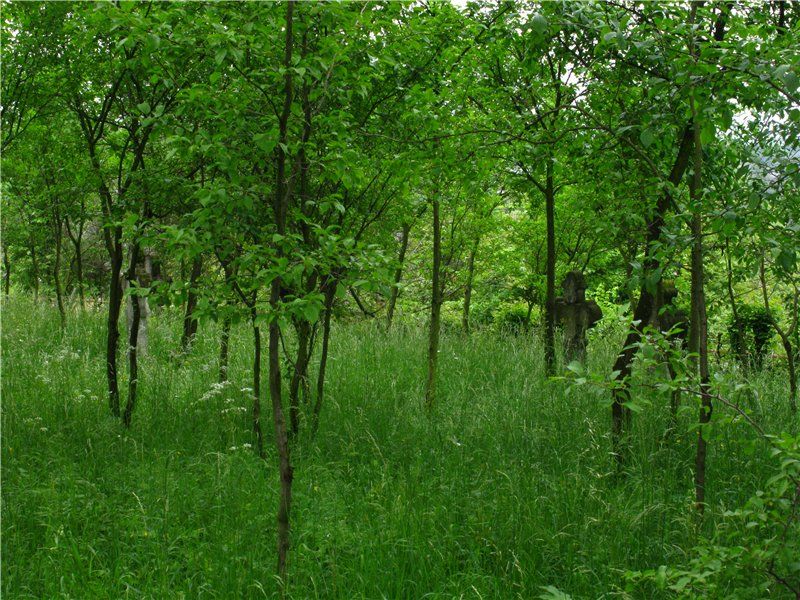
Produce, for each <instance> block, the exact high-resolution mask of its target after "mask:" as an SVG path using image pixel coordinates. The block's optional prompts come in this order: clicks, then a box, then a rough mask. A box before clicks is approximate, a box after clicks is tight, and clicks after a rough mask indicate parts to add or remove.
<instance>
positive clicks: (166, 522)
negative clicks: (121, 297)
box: [2, 297, 791, 599]
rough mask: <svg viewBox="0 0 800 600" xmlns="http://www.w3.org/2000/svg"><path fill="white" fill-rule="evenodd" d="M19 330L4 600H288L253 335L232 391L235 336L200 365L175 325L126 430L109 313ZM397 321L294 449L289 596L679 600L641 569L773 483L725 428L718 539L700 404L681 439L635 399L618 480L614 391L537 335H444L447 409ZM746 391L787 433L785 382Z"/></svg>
mask: <svg viewBox="0 0 800 600" xmlns="http://www.w3.org/2000/svg"><path fill="white" fill-rule="evenodd" d="M2 325H3V331H2V358H3V363H2V367H3V369H2V556H3V560H2V591H3V594H2V595H3V597H4V598H9V599H11V598H264V597H268V598H270V597H277V595H278V594H279V590H280V586H279V582H278V581H277V580H276V578H275V575H274V556H275V546H274V539H275V519H274V506H275V504H276V495H277V485H278V481H277V473H276V471H275V467H274V464H275V457H274V456H273V454H272V453H274V449H273V448H274V445H273V444H272V443H271V442H270V443H266V444H265V447H266V448H267V449H268V454H267V457H266V461H264V460H261V459H259V458H258V456H256V454H255V453H254V451H253V449H252V447H251V444H252V443H253V439H252V434H251V423H252V421H251V417H250V410H251V406H252V403H251V399H250V395H249V394H250V393H251V390H250V388H249V386H250V385H251V384H250V380H251V376H250V367H251V362H252V356H251V352H252V349H251V340H250V336H249V332H248V329H247V327H246V325H240V326H239V327H236V328H234V334H233V336H232V343H231V356H230V358H231V365H230V382H229V383H228V384H226V385H220V384H217V383H216V381H217V365H216V362H215V359H214V358H213V357H215V356H216V355H217V343H218V327H217V326H216V325H215V324H214V323H203V324H201V326H200V329H199V333H198V337H197V339H196V342H195V344H194V346H193V348H192V351H191V352H190V353H189V354H188V355H187V356H185V357H181V356H178V355H177V354H176V352H175V350H176V348H177V339H178V338H179V335H180V316H179V315H178V314H177V313H173V312H170V311H168V310H163V311H158V312H156V313H155V314H154V315H153V317H152V318H151V319H150V332H149V341H148V352H147V354H146V355H145V356H144V358H143V359H142V361H141V367H140V384H139V387H140V391H141V397H140V405H139V407H138V409H137V418H136V420H135V421H134V423H133V425H132V427H131V428H130V429H128V430H126V429H124V428H123V426H122V424H121V423H120V422H119V421H118V420H116V419H113V418H112V417H111V416H110V415H109V414H108V407H107V402H106V399H105V381H104V367H103V361H102V356H103V352H104V343H105V329H104V325H105V323H104V314H103V311H102V310H97V311H94V310H88V311H86V312H84V313H82V312H80V311H78V310H77V309H76V310H75V311H74V312H73V313H72V314H70V315H69V319H68V320H67V327H66V330H65V331H64V333H63V334H62V333H61V332H60V328H59V315H58V311H57V310H56V309H55V308H54V307H50V306H34V305H33V304H32V302H31V301H30V300H28V299H25V298H22V297H12V298H11V300H10V301H9V302H7V303H6V305H5V307H4V310H3V323H2ZM379 325H382V324H378V323H344V322H340V323H336V324H335V326H334V330H333V335H332V340H331V358H330V364H329V367H328V368H329V380H328V381H329V383H328V386H329V387H328V389H327V392H326V404H325V406H324V408H323V413H322V418H321V421H320V427H319V431H318V434H317V436H316V438H313V439H312V438H311V437H310V435H309V428H308V427H304V428H303V429H301V434H300V436H299V437H298V438H297V439H295V440H294V441H293V446H292V450H293V459H294V462H295V465H294V473H295V488H294V502H295V503H294V506H293V511H292V523H293V529H292V538H291V544H292V554H291V560H290V564H289V571H288V572H289V582H288V588H287V590H286V595H287V596H288V597H290V598H298V599H299V598H537V597H543V598H559V597H570V596H571V597H573V598H601V597H605V598H612V597H613V598H617V597H623V598H624V597H630V598H634V597H636V598H638V597H641V598H645V597H646V598H661V597H671V596H670V595H668V592H666V591H659V590H658V589H657V588H658V586H657V585H655V584H653V583H652V582H651V583H646V582H645V583H642V584H641V585H639V586H633V587H631V585H630V584H629V583H626V581H627V579H626V573H629V572H631V571H636V570H646V569H657V568H658V567H659V566H660V565H682V564H685V563H686V562H687V561H688V560H690V559H691V558H692V555H693V549H694V548H695V547H696V546H697V544H698V543H700V542H702V541H703V540H705V539H708V538H709V537H710V536H712V535H713V533H714V531H715V528H716V526H717V524H718V522H719V520H720V519H721V518H723V517H722V515H723V513H724V512H725V511H726V510H730V509H734V508H737V507H739V506H741V505H742V504H743V503H744V502H745V501H746V499H747V498H748V497H750V496H751V495H752V494H753V493H754V492H755V491H756V490H757V489H759V488H760V487H761V486H763V485H764V483H765V481H766V480H767V479H768V478H769V477H770V476H771V475H772V474H773V472H774V465H772V464H771V463H770V453H769V451H768V450H769V449H768V447H767V446H766V445H764V444H762V443H760V441H758V440H757V439H756V435H755V433H754V432H753V431H752V430H751V429H750V428H749V427H748V426H746V425H744V424H739V423H734V424H733V425H729V426H728V427H726V428H724V429H721V430H720V431H719V432H718V433H717V434H716V435H715V437H714V439H713V441H712V442H711V443H710V448H709V459H708V460H709V467H708V482H709V483H708V486H707V502H708V507H707V510H706V513H705V516H704V517H703V519H702V522H698V518H697V515H696V513H695V511H694V507H693V502H694V488H693V479H692V477H693V470H692V469H693V464H694V463H693V460H694V450H695V439H696V437H695V436H696V432H695V430H694V429H692V423H694V422H695V420H696V414H697V409H696V406H697V404H696V402H695V401H694V400H692V399H690V398H684V400H683V404H684V406H685V407H686V408H685V410H684V411H682V412H681V413H680V414H679V423H678V427H677V429H676V430H675V431H673V432H672V433H671V434H669V433H667V430H668V429H669V425H670V415H669V398H668V396H667V395H666V394H662V393H658V392H655V391H651V392H644V391H642V389H637V391H636V394H637V396H638V397H639V401H641V402H644V403H645V405H646V406H647V407H646V409H645V410H643V411H641V412H640V413H639V414H637V415H636V419H634V421H633V423H634V424H633V429H632V434H631V435H632V442H631V443H632V445H633V451H632V452H631V453H630V456H631V460H630V462H629V464H627V465H626V470H625V473H624V474H623V475H622V476H618V475H617V474H616V467H615V461H614V459H613V456H612V448H611V441H610V439H609V410H608V406H609V403H610V400H609V398H607V394H606V393H604V392H599V391H598V392H596V391H594V390H592V389H591V388H587V387H571V386H570V384H569V382H568V381H566V380H562V379H551V380H548V379H547V378H546V377H545V375H544V371H543V366H542V361H541V345H540V342H539V339H538V338H537V337H536V335H535V334H526V335H518V336H514V335H508V334H501V333H498V332H496V331H493V330H488V329H487V330H476V331H474V332H473V333H472V334H471V335H470V336H465V335H464V334H463V333H461V332H458V331H444V332H443V338H442V344H441V354H440V369H441V370H440V374H439V377H440V379H439V384H438V385H439V393H440V401H439V403H438V405H437V406H436V408H435V411H434V412H433V414H431V415H428V414H427V413H426V411H425V410H424V409H423V396H424V389H423V384H424V373H425V346H426V338H425V336H426V332H425V329H424V327H422V326H416V325H412V324H403V323H401V322H398V323H396V324H395V326H394V328H393V329H392V330H391V331H390V332H388V333H387V332H385V331H384V329H383V328H382V327H381V326H379ZM621 334H622V332H621V331H617V330H615V329H614V328H613V327H612V328H605V329H601V330H599V331H596V332H593V338H592V340H591V343H590V347H589V370H590V372H593V373H607V372H608V371H609V370H610V365H611V364H612V363H613V358H614V354H615V352H616V351H618V349H619V347H620V340H621V337H622V336H621ZM287 342H288V343H291V341H290V340H288V341H287ZM209 357H211V358H209ZM285 368H287V369H288V366H287V367H285ZM727 368H728V366H727V365H726V364H725V363H724V361H723V362H722V363H720V364H719V365H715V370H716V371H720V370H724V369H727ZM314 371H315V366H313V365H312V369H311V371H310V372H311V373H314ZM726 373H727V374H726V377H734V376H737V375H736V374H735V373H732V372H731V371H726ZM647 376H649V377H657V376H658V373H650V374H649V375H647ZM750 384H751V385H752V388H751V390H752V391H751V393H750V396H749V401H748V402H749V404H748V409H749V410H751V411H752V414H753V415H754V418H757V419H758V420H759V422H760V423H761V424H762V426H763V427H764V429H765V430H767V431H781V430H782V429H786V427H787V423H790V421H789V419H790V418H791V417H790V416H789V412H788V408H787V407H786V403H785V401H784V400H783V399H784V398H785V396H786V391H785V389H784V388H785V377H783V376H782V375H778V374H775V373H771V372H770V371H769V368H767V369H766V370H765V371H764V372H763V373H761V374H760V375H758V376H756V377H751V378H750ZM643 394H649V395H647V396H644V397H643V396H642V395H643ZM721 410H723V409H720V411H721ZM267 431H268V432H271V429H270V428H267ZM267 435H270V434H269V433H268V434H267ZM626 589H627V591H625V590H626ZM728 591H729V592H730V590H728ZM560 593H563V594H569V596H566V595H565V596H559V594H560ZM775 593H776V595H775V596H774V597H783V596H781V595H780V593H781V592H780V591H779V590H776V592H775ZM726 597H727V596H726ZM733 597H735V596H733Z"/></svg>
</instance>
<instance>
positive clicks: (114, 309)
mask: <svg viewBox="0 0 800 600" xmlns="http://www.w3.org/2000/svg"><path fill="white" fill-rule="evenodd" d="M121 310H122V228H121V227H114V234H113V249H112V254H111V273H110V276H109V291H108V323H107V335H106V382H107V384H108V405H109V408H110V409H111V414H112V415H114V416H115V417H118V416H119V383H118V380H117V347H118V346H119V315H120V312H121ZM136 332H137V335H138V332H139V327H138V324H137V326H136Z"/></svg>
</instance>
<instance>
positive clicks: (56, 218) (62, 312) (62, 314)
mask: <svg viewBox="0 0 800 600" xmlns="http://www.w3.org/2000/svg"><path fill="white" fill-rule="evenodd" d="M53 224H54V227H53V233H54V234H55V238H56V239H55V242H56V248H55V250H56V256H55V260H54V261H53V287H55V291H56V304H57V306H58V316H59V319H60V323H61V331H62V332H63V331H64V329H65V328H66V326H67V311H66V309H65V308H64V290H62V289H61V233H62V232H61V230H62V224H61V214H60V211H59V210H58V205H57V201H56V207H55V208H54V215H53Z"/></svg>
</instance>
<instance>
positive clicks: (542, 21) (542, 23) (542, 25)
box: [531, 15, 547, 35]
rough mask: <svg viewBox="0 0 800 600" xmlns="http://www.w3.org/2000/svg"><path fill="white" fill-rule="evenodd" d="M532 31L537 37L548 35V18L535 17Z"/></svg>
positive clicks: (532, 20) (532, 22)
mask: <svg viewBox="0 0 800 600" xmlns="http://www.w3.org/2000/svg"><path fill="white" fill-rule="evenodd" d="M531 30H532V31H533V32H534V33H535V34H536V35H544V34H545V33H547V18H546V17H544V16H543V15H535V16H534V17H533V19H531Z"/></svg>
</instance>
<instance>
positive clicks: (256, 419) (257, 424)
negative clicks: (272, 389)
mask: <svg viewBox="0 0 800 600" xmlns="http://www.w3.org/2000/svg"><path fill="white" fill-rule="evenodd" d="M256 316H257V312H256V299H255V298H254V299H253V307H252V308H251V312H250V325H251V326H252V328H253V435H254V436H255V438H256V452H258V455H259V456H260V457H261V458H264V434H263V433H262V431H261V329H260V328H259V327H258V325H257V324H256Z"/></svg>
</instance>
